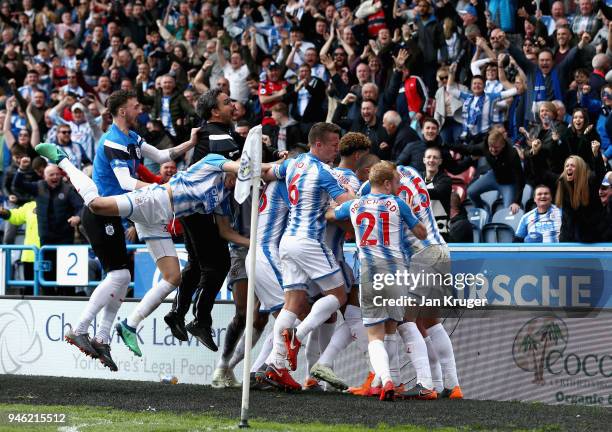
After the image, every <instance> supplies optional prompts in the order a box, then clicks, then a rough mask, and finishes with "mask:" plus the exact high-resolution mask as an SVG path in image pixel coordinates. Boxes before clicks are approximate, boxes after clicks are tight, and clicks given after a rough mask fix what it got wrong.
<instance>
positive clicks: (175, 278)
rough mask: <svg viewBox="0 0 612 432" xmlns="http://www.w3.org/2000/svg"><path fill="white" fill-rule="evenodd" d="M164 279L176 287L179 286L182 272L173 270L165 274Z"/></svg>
mask: <svg viewBox="0 0 612 432" xmlns="http://www.w3.org/2000/svg"><path fill="white" fill-rule="evenodd" d="M164 279H165V280H166V281H167V282H168V283H169V284H171V285H172V286H174V287H177V286H179V285H180V283H181V273H180V272H177V273H175V272H171V273H170V274H168V275H164Z"/></svg>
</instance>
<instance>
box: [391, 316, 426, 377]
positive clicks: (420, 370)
mask: <svg viewBox="0 0 612 432" xmlns="http://www.w3.org/2000/svg"><path fill="white" fill-rule="evenodd" d="M397 331H398V332H399V334H400V336H401V337H402V340H403V341H404V344H405V345H406V352H407V353H408V357H409V358H410V361H411V362H412V366H413V367H414V369H415V370H416V374H417V384H421V385H422V386H423V387H425V388H428V389H431V388H432V387H433V382H432V380H431V370H430V369H429V359H428V358H427V345H425V340H424V339H423V336H422V335H421V332H420V331H419V329H418V328H417V325H416V323H413V322H407V323H404V324H402V325H401V326H399V327H398V328H397Z"/></svg>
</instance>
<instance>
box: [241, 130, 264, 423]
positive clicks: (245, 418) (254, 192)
mask: <svg viewBox="0 0 612 432" xmlns="http://www.w3.org/2000/svg"><path fill="white" fill-rule="evenodd" d="M261 138H262V135H261V126H257V127H255V128H253V129H251V131H249V135H248V137H247V139H246V142H245V145H244V149H243V151H242V156H241V158H240V170H239V171H238V182H239V184H240V183H241V182H242V184H243V185H244V186H250V187H251V191H250V193H251V236H250V245H249V251H250V252H251V253H250V254H249V262H248V266H249V281H248V293H247V311H246V327H245V337H244V362H243V368H244V369H243V372H242V407H241V409H240V423H239V425H238V426H239V427H240V428H248V427H249V391H250V376H251V374H250V370H251V348H252V344H253V313H254V311H253V308H254V306H255V260H256V258H257V253H256V250H257V249H256V248H257V219H258V217H259V183H260V181H261V146H262V139H261ZM249 181H250V184H249V183H247V182H249ZM244 186H242V187H243V189H242V190H241V191H240V196H239V197H237V198H236V200H237V201H238V202H241V201H240V200H242V201H244V199H246V197H245V196H244V194H245V192H246V193H247V196H248V189H246V191H245V190H244ZM237 187H238V185H237Z"/></svg>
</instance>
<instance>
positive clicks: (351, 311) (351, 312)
mask: <svg viewBox="0 0 612 432" xmlns="http://www.w3.org/2000/svg"><path fill="white" fill-rule="evenodd" d="M344 320H345V321H346V323H347V324H348V326H349V328H350V329H351V338H352V339H353V340H354V341H356V342H357V346H358V347H359V351H361V352H362V353H364V354H365V353H367V352H368V331H367V330H366V328H365V326H364V325H363V319H362V318H361V309H360V308H359V307H357V306H353V305H347V306H346V310H345V311H344Z"/></svg>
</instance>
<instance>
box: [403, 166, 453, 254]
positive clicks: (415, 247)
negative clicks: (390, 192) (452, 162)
mask: <svg viewBox="0 0 612 432" xmlns="http://www.w3.org/2000/svg"><path fill="white" fill-rule="evenodd" d="M397 172H399V174H400V189H399V192H398V195H399V197H400V198H401V199H403V200H404V202H406V204H408V206H409V207H410V208H411V209H412V212H413V213H414V215H415V216H416V217H417V218H418V219H419V221H421V222H422V223H423V225H425V228H427V237H426V238H425V240H419V239H418V238H416V237H415V236H414V234H412V232H411V231H410V230H408V229H406V230H405V234H406V235H405V237H404V240H405V249H406V251H407V252H410V253H415V252H418V251H419V250H421V249H423V248H426V247H427V246H431V245H445V244H446V242H445V241H444V239H443V238H442V236H441V235H440V231H438V224H437V223H436V218H435V216H434V214H433V211H432V210H431V200H430V199H429V192H427V186H426V185H425V181H424V180H423V178H422V177H421V176H420V175H419V173H418V172H417V170H415V169H414V168H412V167H408V166H401V165H400V166H398V167H397Z"/></svg>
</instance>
